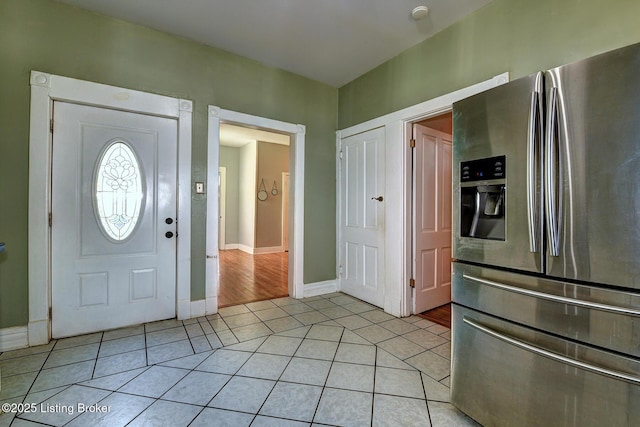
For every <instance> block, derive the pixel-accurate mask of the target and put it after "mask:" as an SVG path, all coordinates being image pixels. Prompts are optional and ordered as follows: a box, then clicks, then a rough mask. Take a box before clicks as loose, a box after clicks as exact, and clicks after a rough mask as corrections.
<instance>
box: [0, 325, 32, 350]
mask: <svg viewBox="0 0 640 427" xmlns="http://www.w3.org/2000/svg"><path fill="white" fill-rule="evenodd" d="M28 346H29V333H28V328H27V327H26V326H14V327H12V328H4V329H0V352H3V351H9V350H15V349H17V348H25V347H28Z"/></svg>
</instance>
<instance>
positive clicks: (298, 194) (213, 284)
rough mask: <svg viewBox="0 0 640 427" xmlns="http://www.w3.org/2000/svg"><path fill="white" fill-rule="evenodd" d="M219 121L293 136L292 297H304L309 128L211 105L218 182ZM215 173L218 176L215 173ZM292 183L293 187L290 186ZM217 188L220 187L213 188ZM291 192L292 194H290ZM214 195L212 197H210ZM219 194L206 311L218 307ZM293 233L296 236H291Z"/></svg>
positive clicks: (214, 201)
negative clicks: (306, 146)
mask: <svg viewBox="0 0 640 427" xmlns="http://www.w3.org/2000/svg"><path fill="white" fill-rule="evenodd" d="M220 123H231V124H235V125H239V126H246V127H253V128H256V127H257V128H262V129H265V130H272V131H276V132H279V133H286V134H289V135H290V136H291V144H290V146H289V147H290V150H291V151H290V155H289V173H290V174H293V184H291V180H290V181H289V182H290V184H289V185H290V187H289V191H290V192H291V191H293V197H290V198H289V212H290V213H293V215H289V246H290V249H289V270H290V271H289V296H290V297H292V298H303V297H304V295H303V294H304V282H303V277H304V275H303V268H304V143H305V133H306V127H305V126H304V125H301V124H294V123H287V122H281V121H279V120H274V119H269V118H266V117H260V116H253V115H250V114H246V113H241V112H237V111H232V110H225V109H223V108H220V107H217V106H214V105H209V119H208V124H209V126H208V127H209V129H208V138H207V147H208V154H207V182H215V179H216V176H217V174H218V167H219V165H220ZM214 175H215V176H214ZM291 186H293V188H291ZM214 191H217V190H214ZM290 194H291V193H290ZM211 196H213V197H211ZM216 212H218V197H217V195H211V194H210V197H207V226H206V229H207V238H206V239H207V244H206V247H207V260H206V273H205V281H206V284H207V285H206V286H207V288H206V295H207V312H209V311H210V310H211V309H215V310H217V307H218V287H219V283H218V268H219V266H218V259H219V258H218V249H219V248H218V221H217V219H216V218H217V214H216ZM291 236H293V239H292V238H291Z"/></svg>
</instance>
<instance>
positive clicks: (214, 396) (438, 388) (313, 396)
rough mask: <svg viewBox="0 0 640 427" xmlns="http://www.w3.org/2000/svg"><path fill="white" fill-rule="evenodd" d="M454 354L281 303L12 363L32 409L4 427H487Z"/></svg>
mask: <svg viewBox="0 0 640 427" xmlns="http://www.w3.org/2000/svg"><path fill="white" fill-rule="evenodd" d="M450 353H451V345H450V330H449V329H448V328H445V327H442V326H439V325H437V324H435V323H432V322H430V321H428V320H425V319H422V318H420V317H416V316H412V317H408V318H403V319H397V318H395V317H393V316H390V315H388V314H386V313H384V312H383V311H382V310H380V309H378V308H375V307H373V306H371V305H369V304H366V303H364V302H362V301H359V300H357V299H354V298H352V297H350V296H347V295H344V294H341V293H334V294H328V295H322V296H318V297H312V298H306V299H302V300H295V299H292V298H280V299H275V300H270V301H262V302H256V303H251V304H244V305H239V306H233V307H227V308H223V309H220V311H219V313H218V314H215V315H211V316H207V317H201V318H198V319H190V320H185V321H178V320H166V321H161V322H154V323H147V324H145V325H139V326H134V327H130V328H123V329H117V330H111V331H105V332H99V333H94V334H89V335H82V336H78V337H72V338H65V339H60V340H53V341H51V342H50V343H49V344H48V345H46V346H39V347H31V348H27V349H21V350H15V351H9V352H5V353H2V354H0V368H1V373H2V374H1V375H2V378H1V379H2V389H1V391H0V403H15V404H30V405H26V406H25V405H22V406H24V408H22V409H24V411H21V412H18V413H15V412H8V413H4V414H1V415H0V426H9V425H11V426H16V427H18V426H42V425H47V426H62V425H68V426H109V427H113V426H125V425H126V426H171V427H176V426H234V427H238V426H249V425H251V426H309V425H313V426H321V425H329V426H435V427H440V426H443V427H444V426H447V427H449V426H477V425H478V424H476V423H475V422H473V421H472V420H471V419H469V418H468V417H466V416H465V415H464V414H462V413H461V412H459V411H458V410H456V409H455V408H454V407H453V406H452V405H451V404H450V403H449V366H450ZM83 405H84V407H83ZM17 406H18V405H14V408H13V409H19V408H17Z"/></svg>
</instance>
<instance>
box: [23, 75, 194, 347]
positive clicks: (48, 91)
mask: <svg viewBox="0 0 640 427" xmlns="http://www.w3.org/2000/svg"><path fill="white" fill-rule="evenodd" d="M30 85H31V111H30V127H29V219H28V224H29V239H28V242H29V252H28V253H29V257H28V266H29V267H28V269H29V324H28V337H29V345H30V346H33V345H39V344H46V343H48V342H49V340H50V338H51V318H50V311H49V309H50V307H51V229H50V227H49V213H50V212H51V172H52V154H53V149H52V145H51V142H52V134H51V131H50V129H51V124H50V123H51V120H52V118H53V101H64V102H70V103H74V104H81V105H90V106H95V107H101V108H110V109H114V110H120V111H128V112H132V113H139V114H148V115H153V116H159V117H167V118H172V119H176V120H177V122H178V135H177V138H178V165H177V167H178V170H177V174H178V182H177V203H178V206H177V210H178V218H179V220H180V221H179V234H180V235H181V236H183V237H182V238H178V239H177V240H176V246H177V247H176V315H177V317H178V318H179V319H185V318H189V317H191V314H192V311H193V310H192V305H193V302H192V301H191V128H192V111H193V104H192V102H191V101H190V100H187V99H179V98H172V97H167V96H163V95H156V94H152V93H147V92H140V91H136V90H131V89H126V88H121V87H116V86H109V85H104V84H100V83H94V82H89V81H84V80H78V79H73V78H69V77H63V76H57V75H53V74H49V73H44V72H41V71H31V76H30ZM195 303H197V301H196V302H195Z"/></svg>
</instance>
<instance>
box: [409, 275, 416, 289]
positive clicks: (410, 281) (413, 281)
mask: <svg viewBox="0 0 640 427" xmlns="http://www.w3.org/2000/svg"><path fill="white" fill-rule="evenodd" d="M409 287H410V288H415V287H416V279H414V278H413V277H412V278H411V279H409Z"/></svg>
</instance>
